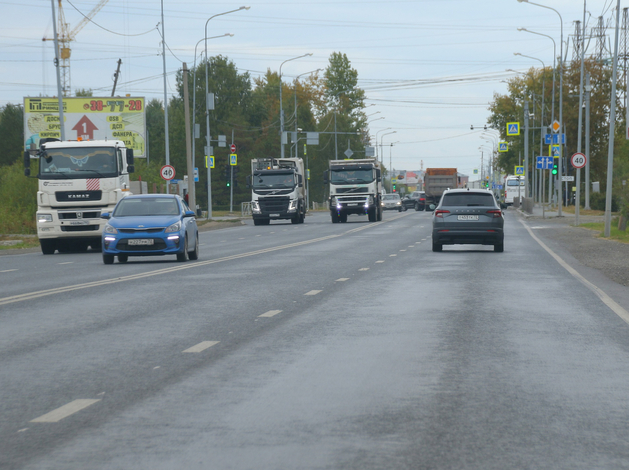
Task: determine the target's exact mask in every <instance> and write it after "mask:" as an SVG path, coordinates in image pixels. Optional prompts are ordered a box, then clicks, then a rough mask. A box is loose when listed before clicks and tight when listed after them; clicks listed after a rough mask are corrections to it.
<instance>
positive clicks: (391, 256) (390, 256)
mask: <svg viewBox="0 0 629 470" xmlns="http://www.w3.org/2000/svg"><path fill="white" fill-rule="evenodd" d="M394 256H397V255H389V258H393V257H394Z"/></svg>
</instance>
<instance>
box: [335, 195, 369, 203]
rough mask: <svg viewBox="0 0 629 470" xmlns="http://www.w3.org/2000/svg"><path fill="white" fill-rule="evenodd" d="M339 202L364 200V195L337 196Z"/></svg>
mask: <svg viewBox="0 0 629 470" xmlns="http://www.w3.org/2000/svg"><path fill="white" fill-rule="evenodd" d="M337 199H338V200H339V201H340V202H365V200H366V198H365V196H343V197H337Z"/></svg>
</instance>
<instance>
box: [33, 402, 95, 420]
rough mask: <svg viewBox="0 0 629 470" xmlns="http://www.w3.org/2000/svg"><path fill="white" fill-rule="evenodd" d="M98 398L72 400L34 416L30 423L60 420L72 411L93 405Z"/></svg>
mask: <svg viewBox="0 0 629 470" xmlns="http://www.w3.org/2000/svg"><path fill="white" fill-rule="evenodd" d="M99 401H100V400H87V399H86V400H74V401H71V402H70V403H68V404H67V405H63V406H62V407H60V408H57V409H56V410H52V411H51V412H49V413H46V414H45V415H42V416H40V417H39V418H35V419H33V420H31V423H57V422H59V421H61V420H62V419H63V418H67V417H68V416H70V415H73V414H74V413H76V412H78V411H81V410H82V409H84V408H87V407H88V406H91V405H93V404H94V403H98V402H99Z"/></svg>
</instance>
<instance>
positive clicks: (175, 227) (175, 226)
mask: <svg viewBox="0 0 629 470" xmlns="http://www.w3.org/2000/svg"><path fill="white" fill-rule="evenodd" d="M179 231H181V221H178V222H175V223H174V224H172V225H171V226H170V227H168V228H167V229H166V230H165V232H166V233H172V232H179Z"/></svg>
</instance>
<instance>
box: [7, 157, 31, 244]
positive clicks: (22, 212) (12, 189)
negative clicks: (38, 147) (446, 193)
mask: <svg viewBox="0 0 629 470" xmlns="http://www.w3.org/2000/svg"><path fill="white" fill-rule="evenodd" d="M37 168H38V166H37V162H36V161H35V160H33V162H32V164H31V171H32V173H31V174H37ZM37 187H38V181H37V178H34V177H31V178H26V177H25V176H24V164H23V162H22V160H21V159H20V160H19V161H17V162H15V163H13V164H11V165H8V166H4V167H2V171H1V172H0V200H1V201H2V204H0V234H3V235H4V234H12V233H18V234H22V233H24V234H27V233H36V232H37V229H36V227H35V213H36V212H37V201H36V198H37Z"/></svg>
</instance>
